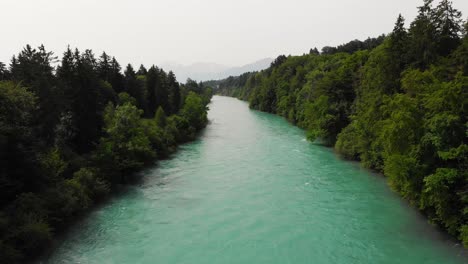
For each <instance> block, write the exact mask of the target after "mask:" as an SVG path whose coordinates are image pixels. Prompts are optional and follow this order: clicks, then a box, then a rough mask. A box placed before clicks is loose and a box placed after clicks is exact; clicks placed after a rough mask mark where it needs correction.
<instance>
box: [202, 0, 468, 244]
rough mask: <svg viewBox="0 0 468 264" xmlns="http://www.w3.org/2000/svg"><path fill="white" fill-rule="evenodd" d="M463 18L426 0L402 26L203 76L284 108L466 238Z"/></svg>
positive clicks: (467, 86)
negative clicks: (255, 67) (252, 68)
mask: <svg viewBox="0 0 468 264" xmlns="http://www.w3.org/2000/svg"><path fill="white" fill-rule="evenodd" d="M467 32H468V23H467V22H466V21H463V19H462V14H461V12H460V11H458V10H457V9H456V8H455V7H453V5H452V3H451V2H450V1H448V0H443V1H441V2H440V3H439V4H437V5H436V4H434V3H433V1H432V0H424V1H423V4H422V6H420V7H418V15H417V17H416V18H415V19H414V21H412V22H411V23H410V24H409V25H408V26H406V25H405V19H404V18H403V17H402V16H401V15H400V16H399V17H398V18H397V20H396V23H395V27H394V29H393V31H392V32H391V33H389V34H388V35H386V36H380V37H378V38H375V39H368V40H366V41H358V40H354V41H351V42H349V43H347V44H344V45H340V46H338V47H325V48H324V49H323V50H322V52H319V51H318V50H317V49H316V48H313V49H311V50H310V52H309V54H304V55H302V56H284V55H281V56H279V57H277V59H276V60H275V61H274V62H273V63H272V64H271V66H270V67H269V68H268V69H266V70H263V71H260V72H251V73H245V74H243V75H241V76H237V77H229V78H227V79H224V80H221V81H210V82H209V84H210V85H212V86H213V87H216V88H217V90H216V91H215V92H217V93H219V94H222V95H228V96H234V97H237V98H239V99H242V100H247V101H248V102H249V103H250V107H251V108H253V109H257V110H261V111H265V112H269V113H274V114H277V115H280V116H283V117H284V118H286V119H287V120H288V121H290V122H291V123H293V124H295V125H297V126H299V127H301V128H303V129H305V130H307V135H308V138H309V139H310V140H312V141H315V140H316V142H317V143H319V144H324V145H326V146H330V147H334V148H335V149H336V151H337V152H339V153H340V154H341V155H342V156H344V157H346V158H348V159H352V160H359V161H360V162H361V163H362V165H363V166H365V167H367V168H370V169H372V170H375V171H378V172H381V173H383V174H384V175H385V177H386V178H387V180H388V183H389V185H390V187H391V188H392V189H393V190H394V191H396V192H397V193H399V194H400V195H401V196H402V197H404V198H405V199H406V200H407V201H409V203H410V204H411V205H412V206H414V207H416V208H418V209H419V210H421V212H422V213H423V214H424V215H426V216H427V217H428V219H429V221H430V222H431V223H433V224H435V225H437V226H439V227H440V228H442V229H444V230H446V232H448V233H449V234H450V235H452V236H453V237H454V238H456V239H459V240H460V241H462V243H463V244H464V245H465V247H468V145H467V144H468V137H467V136H468V120H467V116H468V108H467V107H468V34H467Z"/></svg>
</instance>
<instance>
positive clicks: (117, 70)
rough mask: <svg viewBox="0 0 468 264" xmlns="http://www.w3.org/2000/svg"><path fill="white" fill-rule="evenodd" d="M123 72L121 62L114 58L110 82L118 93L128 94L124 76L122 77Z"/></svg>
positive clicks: (111, 64)
mask: <svg viewBox="0 0 468 264" xmlns="http://www.w3.org/2000/svg"><path fill="white" fill-rule="evenodd" d="M121 70H122V68H121V67H120V64H119V62H117V60H116V59H115V57H112V60H111V62H110V76H109V82H110V84H111V85H112V88H113V89H114V90H115V92H116V93H121V92H128V91H126V90H125V83H124V76H123V75H122V73H121Z"/></svg>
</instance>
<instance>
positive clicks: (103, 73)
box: [97, 52, 112, 82]
mask: <svg viewBox="0 0 468 264" xmlns="http://www.w3.org/2000/svg"><path fill="white" fill-rule="evenodd" d="M111 67H112V66H111V58H110V57H109V56H108V55H107V53H106V52H103V53H102V54H101V56H100V57H99V61H98V64H97V71H98V76H99V78H101V79H102V80H104V81H106V82H110V73H111Z"/></svg>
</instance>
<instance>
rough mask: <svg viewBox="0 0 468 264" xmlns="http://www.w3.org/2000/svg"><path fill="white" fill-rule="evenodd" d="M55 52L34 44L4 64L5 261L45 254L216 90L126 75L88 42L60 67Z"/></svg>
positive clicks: (162, 152) (196, 125)
mask: <svg viewBox="0 0 468 264" xmlns="http://www.w3.org/2000/svg"><path fill="white" fill-rule="evenodd" d="M55 59H56V58H55V57H54V56H53V54H52V53H50V52H47V51H46V50H45V48H44V47H43V46H41V47H39V48H38V49H33V48H31V47H30V46H29V45H28V46H26V48H25V49H23V50H22V51H21V52H20V54H18V56H14V57H13V59H12V61H11V66H10V68H9V69H8V68H6V66H5V64H3V63H0V259H1V261H0V262H2V263H3V262H5V263H12V264H14V263H24V262H26V261H29V259H30V258H32V257H34V256H36V255H38V254H40V253H41V252H42V251H43V250H44V249H45V248H47V247H48V246H49V245H50V243H51V241H52V239H53V235H54V233H55V232H58V231H60V230H62V229H63V228H64V227H65V226H67V225H68V224H69V223H70V222H71V221H72V220H73V219H74V218H75V217H76V216H78V215H80V214H81V213H83V212H85V211H86V210H88V209H89V208H91V207H92V206H93V205H94V204H95V203H96V202H98V201H100V200H101V199H103V198H104V197H105V196H106V195H108V194H109V193H110V192H111V191H112V190H113V188H114V187H115V186H116V185H117V184H123V183H125V182H126V181H127V179H128V178H129V177H131V176H132V174H133V173H134V172H136V171H137V170H139V169H141V168H142V167H143V166H144V165H146V164H150V163H151V162H153V161H154V159H155V158H165V157H167V156H168V155H169V154H170V153H172V152H174V151H175V149H176V146H177V145H178V144H180V143H182V142H186V141H188V140H191V139H194V137H195V135H196V132H197V131H198V130H199V129H201V128H203V127H204V125H205V124H206V122H207V120H206V111H207V107H206V105H207V104H208V103H209V101H210V98H211V94H212V90H211V89H210V88H208V87H205V86H204V85H203V84H197V83H195V85H196V86H195V89H194V91H193V92H191V93H190V94H189V91H190V90H191V89H189V88H187V87H185V86H184V85H180V84H179V83H178V82H177V80H176V77H175V75H174V74H173V73H172V72H170V73H169V74H166V73H165V72H164V71H163V70H162V69H159V68H156V67H152V68H151V69H150V70H149V71H147V70H146V68H145V67H144V66H141V67H140V70H139V71H138V72H135V71H134V70H133V67H132V66H131V65H127V67H126V69H125V72H124V74H122V73H121V67H120V64H119V63H118V62H117V60H116V59H115V58H114V57H112V56H110V55H108V54H106V53H103V54H102V55H101V56H100V57H99V58H98V59H96V58H95V57H94V54H93V52H92V51H91V50H86V51H84V52H80V51H78V50H77V49H76V50H74V51H72V50H71V49H70V48H67V50H66V51H65V52H64V54H63V57H62V59H61V63H60V65H59V66H58V67H57V68H56V69H54V67H53V66H52V65H53V63H52V62H53V61H54V60H55ZM194 92H195V93H196V94H195V93H194ZM185 97H187V98H185ZM185 99H186V101H187V104H186V106H185V111H184V113H185V114H184V115H182V114H181V113H180V112H181V111H179V110H180V108H181V107H182V103H181V102H183V101H184V100H185ZM157 109H159V111H156V110H157ZM155 112H158V114H157V115H156V118H154V113H155ZM143 113H144V114H145V116H147V117H148V119H142V118H141V117H142V115H143ZM150 113H151V114H150ZM166 113H167V114H168V115H171V116H169V117H166ZM156 153H157V154H158V155H156Z"/></svg>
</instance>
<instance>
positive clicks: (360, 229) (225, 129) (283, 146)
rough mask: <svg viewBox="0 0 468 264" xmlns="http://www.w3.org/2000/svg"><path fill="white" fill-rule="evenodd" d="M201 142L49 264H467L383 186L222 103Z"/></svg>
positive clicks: (88, 221) (296, 133) (216, 101)
mask: <svg viewBox="0 0 468 264" xmlns="http://www.w3.org/2000/svg"><path fill="white" fill-rule="evenodd" d="M210 109H211V110H210V112H209V119H210V120H211V123H210V124H209V126H208V127H207V128H206V130H205V131H204V133H203V134H202V135H201V137H200V139H199V140H197V141H195V142H193V143H190V144H187V145H184V146H182V147H181V148H180V151H179V152H177V153H176V154H175V155H174V157H173V158H172V159H170V160H166V161H162V162H159V164H158V166H157V167H155V168H154V169H149V170H147V171H145V172H144V179H143V181H142V183H141V184H139V185H137V186H130V187H128V188H127V190H126V191H125V192H124V193H123V194H122V195H120V196H118V197H116V198H113V199H111V201H110V202H108V203H106V204H105V205H104V206H102V207H100V208H98V209H96V210H95V211H94V212H92V213H91V214H90V215H89V216H87V217H86V218H85V219H84V220H82V221H80V222H79V223H78V224H76V225H75V226H74V227H73V228H72V230H71V231H70V232H69V234H68V235H67V236H66V237H65V239H64V241H63V242H62V243H61V245H60V246H59V247H58V248H57V250H56V251H55V253H54V254H53V255H52V256H50V257H49V258H48V259H47V260H44V261H43V263H99V264H105V263H142V264H146V263H148V264H149V263H164V264H171V263H190V264H197V263H268V264H274V263H280V264H287V263H343V264H349V263H389V264H390V263H392V264H393V263H412V264H413V263H434V264H441V263H444V264H445V263H464V262H466V261H467V259H466V257H463V254H466V253H464V250H463V249H462V247H461V246H460V245H457V244H456V243H455V242H453V241H450V240H449V239H448V238H447V237H446V236H444V235H443V234H440V233H439V232H437V231H436V230H435V228H433V227H432V226H430V225H429V224H427V223H426V220H425V219H424V218H422V217H421V216H420V215H419V213H417V212H416V211H415V210H414V209H413V208H410V207H408V206H407V205H406V203H405V202H403V201H402V200H401V199H400V198H399V197H398V196H397V195H396V194H394V193H392V192H391V191H390V190H389V188H388V187H387V185H386V184H385V181H384V179H383V178H382V177H381V176H379V175H374V174H372V173H370V172H369V171H367V170H365V169H362V168H360V167H359V165H358V164H357V163H352V162H347V161H344V160H342V159H340V158H339V157H338V156H337V155H335V154H334V153H333V151H332V150H331V149H329V148H324V147H321V146H318V145H314V144H311V143H310V142H307V141H306V140H305V134H304V132H303V131H302V130H300V129H298V128H296V127H294V126H292V125H290V124H288V123H287V122H286V121H284V120H283V119H281V118H279V117H277V116H274V115H270V114H266V113H260V112H257V111H251V110H249V108H248V105H247V104H246V103H244V102H241V101H239V100H237V99H233V98H227V97H219V96H215V97H214V98H213V102H212V104H211V105H210Z"/></svg>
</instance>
